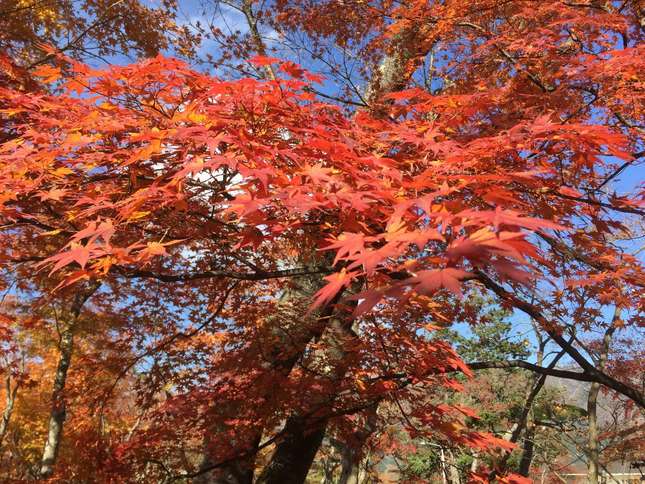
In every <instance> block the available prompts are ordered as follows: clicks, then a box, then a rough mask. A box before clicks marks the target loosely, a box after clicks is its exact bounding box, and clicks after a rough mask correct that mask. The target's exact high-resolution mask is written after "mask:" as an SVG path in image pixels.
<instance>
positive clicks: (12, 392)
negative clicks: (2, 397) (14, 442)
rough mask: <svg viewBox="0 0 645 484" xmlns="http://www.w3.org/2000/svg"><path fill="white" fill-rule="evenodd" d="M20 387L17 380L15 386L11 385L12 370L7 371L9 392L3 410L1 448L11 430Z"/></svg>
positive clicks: (6, 381) (0, 425)
mask: <svg viewBox="0 0 645 484" xmlns="http://www.w3.org/2000/svg"><path fill="white" fill-rule="evenodd" d="M19 387H20V383H19V382H16V383H15V385H13V387H12V386H11V372H7V376H6V378H5V391H6V392H7V397H6V404H5V407H4V410H3V412H2V419H1V420H0V449H2V443H3V442H4V437H5V435H6V434H7V430H9V422H10V421H11V414H12V413H13V407H14V405H15V402H16V396H17V394H18V388H19Z"/></svg>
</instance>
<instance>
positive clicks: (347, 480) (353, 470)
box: [337, 445, 361, 484]
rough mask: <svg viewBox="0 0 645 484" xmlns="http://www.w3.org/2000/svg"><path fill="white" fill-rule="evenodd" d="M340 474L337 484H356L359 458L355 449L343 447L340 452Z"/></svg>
mask: <svg viewBox="0 0 645 484" xmlns="http://www.w3.org/2000/svg"><path fill="white" fill-rule="evenodd" d="M341 456H342V460H341V466H342V467H341V472H340V477H339V478H338V483H337V484H358V472H359V470H360V462H361V461H360V458H359V453H358V452H357V451H356V449H353V448H352V447H350V446H348V445H343V448H342V452H341Z"/></svg>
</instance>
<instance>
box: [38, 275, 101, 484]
mask: <svg viewBox="0 0 645 484" xmlns="http://www.w3.org/2000/svg"><path fill="white" fill-rule="evenodd" d="M99 285H100V283H97V282H94V283H92V284H91V285H90V287H89V288H88V289H86V290H85V291H81V292H78V293H77V294H76V296H74V300H73V302H72V306H71V308H70V318H69V320H68V321H67V322H65V324H64V325H63V328H62V329H61V330H60V341H59V352H60V354H59V357H58V365H57V366H56V374H55V375H54V384H53V387H52V396H51V410H50V413H49V423H48V426H47V438H46V440H45V447H44V449H43V453H42V458H41V461H40V476H41V477H43V478H47V477H49V476H51V475H52V474H53V473H54V466H55V464H56V459H57V457H58V450H59V448H60V442H61V436H62V434H63V426H64V423H65V416H66V411H67V408H66V403H67V402H66V399H65V383H66V381H67V372H68V370H69V366H70V364H71V362H72V352H73V350H74V329H75V326H76V323H77V321H78V317H79V315H80V313H81V309H82V308H83V305H84V304H85V303H86V302H87V300H88V299H89V298H90V297H91V296H92V294H94V292H95V291H96V290H97V289H98V287H99Z"/></svg>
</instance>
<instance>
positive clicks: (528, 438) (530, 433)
mask: <svg viewBox="0 0 645 484" xmlns="http://www.w3.org/2000/svg"><path fill="white" fill-rule="evenodd" d="M534 440H535V427H534V426H533V425H532V423H531V424H529V425H528V426H527V428H526V433H525V434H524V442H523V443H522V457H521V458H520V466H519V469H518V473H519V474H520V475H521V476H525V477H528V476H529V475H530V471H531V463H532V462H533V451H534Z"/></svg>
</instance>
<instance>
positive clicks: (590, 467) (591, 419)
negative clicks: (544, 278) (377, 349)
mask: <svg viewBox="0 0 645 484" xmlns="http://www.w3.org/2000/svg"><path fill="white" fill-rule="evenodd" d="M620 313H621V307H620V306H616V310H615V312H614V317H613V320H612V322H611V325H610V326H609V328H608V329H607V331H605V335H604V337H603V340H602V346H601V349H600V355H599V358H598V369H599V370H600V371H603V370H604V369H605V363H606V362H607V357H608V355H609V347H610V345H611V340H612V337H613V335H614V332H615V331H616V327H617V324H616V323H617V322H618V320H619V319H620ZM599 392H600V384H599V383H592V384H591V387H590V388H589V393H588V395H587V423H588V426H589V428H588V431H587V457H588V459H589V462H588V464H587V481H588V482H589V484H598V476H599V473H600V442H599V435H598V434H599V432H598V394H599Z"/></svg>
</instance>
